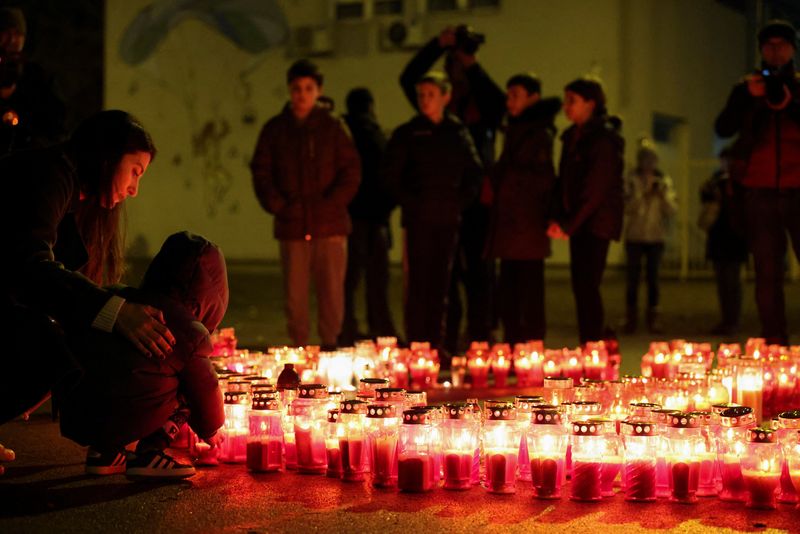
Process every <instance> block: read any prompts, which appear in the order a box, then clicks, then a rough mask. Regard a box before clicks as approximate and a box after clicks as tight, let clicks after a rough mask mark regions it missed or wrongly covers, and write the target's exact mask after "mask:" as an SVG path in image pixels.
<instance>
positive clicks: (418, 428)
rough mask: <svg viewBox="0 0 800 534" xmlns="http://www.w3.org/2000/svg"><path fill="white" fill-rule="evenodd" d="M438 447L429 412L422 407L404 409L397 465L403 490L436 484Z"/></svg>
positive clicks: (419, 488) (428, 489)
mask: <svg viewBox="0 0 800 534" xmlns="http://www.w3.org/2000/svg"><path fill="white" fill-rule="evenodd" d="M436 447H437V443H436V440H435V439H434V434H433V426H432V425H431V416H430V413H429V412H428V411H426V410H421V409H412V410H406V411H404V412H403V424H402V425H400V441H399V450H398V466H397V487H398V488H399V489H400V491H405V492H410V493H421V492H426V491H430V490H432V489H433V488H434V487H435V486H436V483H437V481H438V473H437V472H436V467H437V466H436V453H437V451H436Z"/></svg>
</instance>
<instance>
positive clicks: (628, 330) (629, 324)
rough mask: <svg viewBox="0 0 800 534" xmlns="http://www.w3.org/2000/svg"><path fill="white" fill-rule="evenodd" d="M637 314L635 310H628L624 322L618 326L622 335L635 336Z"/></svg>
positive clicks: (637, 321)
mask: <svg viewBox="0 0 800 534" xmlns="http://www.w3.org/2000/svg"><path fill="white" fill-rule="evenodd" d="M638 323H639V313H638V312H637V311H636V310H635V309H630V308H629V309H628V311H627V313H626V314H625V320H624V321H623V322H622V324H621V325H620V328H621V329H622V333H623V334H635V333H636V328H637V327H638V326H639V325H638Z"/></svg>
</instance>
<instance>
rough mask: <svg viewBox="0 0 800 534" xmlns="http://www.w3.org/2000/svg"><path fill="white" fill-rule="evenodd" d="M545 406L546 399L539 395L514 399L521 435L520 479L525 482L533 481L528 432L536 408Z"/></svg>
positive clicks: (519, 396)
mask: <svg viewBox="0 0 800 534" xmlns="http://www.w3.org/2000/svg"><path fill="white" fill-rule="evenodd" d="M542 404H544V397H541V396H538V395H533V396H531V395H517V396H516V397H514V406H515V407H516V408H517V421H518V422H519V428H520V433H521V438H520V444H519V459H518V461H517V464H518V466H519V471H518V477H517V478H518V479H519V480H522V481H524V482H530V481H531V464H530V458H529V456H528V431H529V430H530V424H531V413H532V411H533V409H534V408H535V407H536V406H539V405H542Z"/></svg>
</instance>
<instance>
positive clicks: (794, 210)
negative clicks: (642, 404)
mask: <svg viewBox="0 0 800 534" xmlns="http://www.w3.org/2000/svg"><path fill="white" fill-rule="evenodd" d="M758 43H759V46H760V50H761V59H762V67H761V69H760V70H759V71H757V72H756V73H754V74H751V75H749V76H747V77H746V78H745V80H744V81H742V82H741V83H739V84H738V85H736V86H735V87H734V88H733V91H732V92H731V95H730V97H729V98H728V103H727V105H726V106H725V109H724V110H723V111H722V113H720V115H719V117H717V121H716V124H715V129H716V132H717V135H719V136H720V137H731V136H734V135H738V137H737V139H736V142H735V144H734V146H733V150H732V154H731V160H732V165H731V177H732V178H733V179H734V180H736V181H737V182H738V184H740V185H741V186H742V190H743V215H744V223H745V224H744V226H743V227H744V228H745V233H746V236H747V241H748V244H749V247H750V251H751V253H752V254H753V259H754V263H755V270H756V304H757V305H758V313H759V317H760V319H761V329H762V336H763V337H765V338H766V339H767V342H768V343H779V344H782V345H786V344H788V334H787V326H786V312H785V305H784V294H783V280H784V270H785V265H784V259H785V256H786V248H787V239H786V233H787V232H788V233H789V236H790V237H791V240H792V247H793V249H794V251H795V254H796V255H800V78H798V75H797V73H796V72H795V68H794V62H793V57H794V55H795V52H796V50H797V34H796V31H795V29H794V27H793V26H792V25H791V24H789V23H788V22H785V21H780V20H776V21H772V22H770V23H768V24H767V25H766V26H765V27H764V28H762V29H761V31H760V32H759V33H758Z"/></svg>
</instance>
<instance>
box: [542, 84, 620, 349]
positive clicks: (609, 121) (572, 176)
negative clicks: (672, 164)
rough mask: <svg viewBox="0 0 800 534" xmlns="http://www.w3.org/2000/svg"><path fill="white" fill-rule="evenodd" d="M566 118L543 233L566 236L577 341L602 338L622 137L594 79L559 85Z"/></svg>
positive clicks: (615, 230)
mask: <svg viewBox="0 0 800 534" xmlns="http://www.w3.org/2000/svg"><path fill="white" fill-rule="evenodd" d="M564 113H565V114H566V116H567V118H568V119H569V120H570V121H571V122H572V126H570V127H569V128H568V129H567V130H566V131H565V132H564V133H563V135H562V136H561V139H562V141H563V147H562V150H561V163H560V166H559V180H558V189H559V193H560V194H558V195H556V206H555V214H556V215H555V219H556V220H555V222H553V223H552V224H551V225H550V228H549V230H548V234H549V235H550V237H554V238H561V239H565V238H569V252H570V275H571V278H572V292H573V294H574V296H575V306H576V308H577V312H578V333H579V336H580V341H581V343H582V344H583V343H586V342H587V341H597V340H601V339H603V338H604V330H605V317H604V311H603V299H602V296H601V295H600V284H601V283H602V281H603V272H604V271H605V268H606V257H607V255H608V247H609V244H610V242H611V240H618V239H619V237H620V234H621V232H622V217H623V209H624V203H623V183H624V182H623V170H624V159H623V157H624V156H623V155H624V150H625V141H624V139H623V138H622V136H621V135H620V129H621V126H622V122H621V121H620V120H619V118H617V117H610V116H609V115H608V111H607V109H606V96H605V93H604V92H603V87H602V85H600V83H599V82H597V81H595V80H589V79H578V80H575V81H573V82H571V83H569V84H568V85H567V86H566V87H565V88H564Z"/></svg>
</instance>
